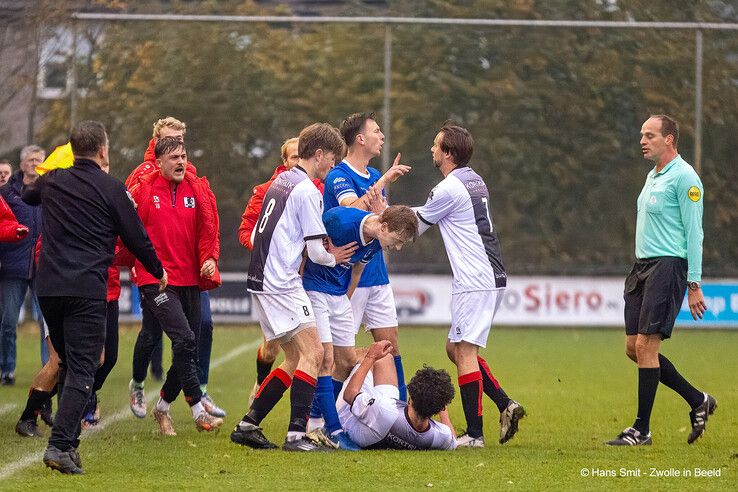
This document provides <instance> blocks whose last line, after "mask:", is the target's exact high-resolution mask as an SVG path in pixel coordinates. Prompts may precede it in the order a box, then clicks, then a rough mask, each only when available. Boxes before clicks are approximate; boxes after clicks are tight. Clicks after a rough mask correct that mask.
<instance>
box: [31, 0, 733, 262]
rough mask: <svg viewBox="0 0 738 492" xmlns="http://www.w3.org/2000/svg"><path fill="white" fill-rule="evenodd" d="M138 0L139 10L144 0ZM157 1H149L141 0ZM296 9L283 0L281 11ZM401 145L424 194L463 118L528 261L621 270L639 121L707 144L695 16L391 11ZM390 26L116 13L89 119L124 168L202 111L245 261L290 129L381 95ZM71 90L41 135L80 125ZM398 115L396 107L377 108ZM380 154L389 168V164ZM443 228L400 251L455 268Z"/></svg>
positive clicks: (716, 91)
mask: <svg viewBox="0 0 738 492" xmlns="http://www.w3.org/2000/svg"><path fill="white" fill-rule="evenodd" d="M729 7H730V5H729V4H728V3H725V2H718V1H713V2H691V3H688V4H685V5H682V7H681V8H679V9H674V8H673V3H672V2H666V1H660V2H645V1H642V0H631V1H618V2H611V1H607V0H596V1H595V0H590V1H585V0H580V1H579V2H570V1H563V0H557V1H534V0H518V1H515V2H507V1H501V0H496V1H494V0H485V1H482V0H479V1H461V0H457V1H454V2H446V1H427V2H426V1H423V2H420V1H407V2H389V5H388V6H387V7H384V8H377V7H367V5H366V4H365V3H364V2H358V1H357V2H346V4H345V6H344V7H332V8H328V9H326V12H327V13H330V14H338V15H347V14H353V15H399V16H428V17H442V18H443V17H468V18H510V19H603V20H623V19H635V20H639V21H652V20H675V21H694V20H699V21H706V22H734V21H735V18H736V15H737V14H736V13H735V11H731V10H730V8H729ZM131 8H134V7H131ZM138 8H139V9H143V10H144V11H146V12H151V11H152V8H148V9H146V8H145V7H138ZM172 9H173V11H177V12H186V13H193V12H196V13H214V12H215V13H227V14H228V13H239V14H245V15H249V14H265V13H272V12H271V11H267V10H265V9H264V8H262V7H259V6H257V5H255V4H254V3H252V2H236V1H232V2H209V3H205V4H201V5H194V4H193V3H191V2H181V3H174V4H173V6H172ZM274 12H276V13H280V14H288V13H289V12H288V11H287V9H286V8H285V7H284V6H280V7H278V8H276V9H275V10H274ZM391 30H392V31H391V32H392V41H393V55H392V93H391V105H392V120H391V126H390V128H389V129H390V130H391V147H392V148H391V152H392V154H393V156H394V153H396V152H398V151H401V152H402V154H403V161H404V162H406V163H410V164H412V165H413V166H414V171H413V173H412V174H411V175H410V176H408V177H406V178H404V179H403V180H402V181H400V182H399V183H398V184H396V185H395V186H394V187H393V188H392V199H393V201H394V202H395V203H409V204H414V205H415V204H420V203H422V202H423V201H424V200H425V197H426V196H427V193H428V191H429V190H430V189H431V188H432V186H433V185H434V184H435V183H436V182H437V181H438V180H440V178H441V176H440V175H439V174H437V172H436V171H435V170H434V169H433V168H432V165H431V163H430V155H429V148H430V145H431V143H432V140H433V137H434V135H435V132H436V130H437V128H438V127H439V126H440V124H441V123H442V122H443V121H444V120H446V119H447V118H453V119H456V120H459V121H460V122H461V123H462V124H464V125H465V126H467V127H469V128H470V130H471V131H472V133H473V135H474V136H475V141H476V148H475V155H474V158H473V160H472V166H473V167H474V168H475V169H476V170H477V171H478V172H480V174H482V176H483V177H484V178H485V179H486V181H487V183H488V185H489V187H490V191H491V194H492V199H491V205H492V208H493V216H494V218H495V222H496V226H497V229H498V231H499V233H500V236H501V241H502V246H503V252H504V256H505V262H506V265H507V267H508V269H509V270H510V271H511V272H512V273H518V274H519V273H616V274H620V273H624V272H625V271H626V270H627V268H628V265H629V264H630V263H631V261H632V257H633V249H634V246H633V237H634V229H635V199H636V197H637V195H638V193H639V191H640V189H641V187H642V185H643V181H644V179H645V174H646V173H647V171H648V169H649V167H650V166H649V164H648V163H646V162H644V161H643V160H642V159H641V157H640V154H639V147H638V138H639V137H638V132H639V129H640V125H641V123H642V122H643V121H644V120H645V119H646V117H647V116H648V114H649V113H662V112H663V113H669V114H672V115H674V116H675V117H676V118H677V119H678V120H679V121H680V122H681V125H682V139H681V142H680V151H681V153H682V155H683V156H684V157H685V158H686V159H687V160H688V161H692V160H693V157H694V124H693V122H694V111H695V105H694V90H695V87H694V61H695V60H694V33H693V32H692V31H680V30H652V31H645V30H635V29H621V30H613V29H558V28H507V27H505V28H502V27H494V28H481V27H461V26H439V25H429V26H417V25H401V26H392V27H391ZM384 34H385V28H384V27H383V26H381V25H367V24H360V25H359V24H357V25H353V24H330V25H319V24H294V25H284V24H271V25H266V24H237V23H223V22H219V23H172V22H167V23H164V22H162V23H140V22H137V23H133V22H129V23H108V24H105V27H104V34H103V36H101V38H100V40H99V43H98V45H97V48H96V50H95V52H94V54H93V59H92V63H91V64H90V66H91V67H92V70H93V72H94V74H95V79H94V80H95V81H96V82H95V83H94V84H93V85H92V86H90V87H87V88H86V89H87V91H86V94H85V95H84V97H82V98H80V100H79V108H78V114H79V118H97V119H101V120H103V121H104V122H105V123H106V124H107V125H108V128H109V130H110V135H111V144H112V155H111V159H112V162H113V172H114V173H115V174H116V175H118V176H119V177H125V176H126V175H127V174H128V172H130V170H131V169H133V167H134V166H136V165H137V164H139V163H140V161H141V159H142V155H143V151H144V149H145V148H146V144H147V142H148V139H149V138H150V129H151V124H152V123H153V122H154V121H155V120H156V119H158V118H159V117H163V116H166V115H173V116H176V117H178V118H180V119H182V120H184V121H186V122H187V124H188V135H187V140H188V146H189V150H190V157H191V160H192V161H193V162H194V163H195V164H196V165H197V166H198V169H199V170H200V171H201V172H202V173H204V174H206V175H207V176H208V177H209V178H210V180H211V182H212V183H213V187H214V189H215V192H216V195H217V197H218V199H219V207H220V211H221V224H222V232H221V233H222V236H223V240H222V248H223V254H222V260H221V262H222V265H223V266H225V267H226V268H239V269H241V268H244V266H245V265H246V264H247V258H246V257H245V254H244V251H243V249H242V248H241V247H240V245H238V242H237V240H236V229H237V227H238V223H239V218H240V214H241V213H242V211H243V208H244V206H245V204H246V201H247V200H248V197H249V196H250V193H251V189H252V187H253V186H254V185H255V184H258V183H261V182H263V181H265V180H266V179H268V177H269V176H270V175H271V172H272V169H273V167H274V166H275V165H276V164H277V163H278V153H279V146H280V144H281V143H282V141H283V140H284V139H286V138H288V137H291V136H293V135H296V134H297V133H298V132H299V130H300V129H301V128H302V127H304V126H306V125H307V124H309V123H311V122H313V121H328V122H331V123H333V124H335V125H338V124H339V123H340V121H341V119H342V118H343V117H344V116H345V115H346V114H348V113H351V112H355V111H364V110H376V111H381V105H382V100H383V66H384V65H383V63H384V61H383V60H384V52H383V51H384ZM704 39H705V50H704V52H705V62H704V66H705V69H704V104H705V106H704V107H705V110H704V130H703V171H702V177H703V181H704V184H705V189H706V193H705V220H704V225H705V257H704V271H705V272H706V273H707V274H712V275H722V276H725V275H735V274H738V262H736V261H735V258H736V257H738V237H737V236H736V234H737V233H736V231H737V230H738V228H736V227H735V225H736V219H738V216H737V215H736V214H738V212H736V210H738V207H736V206H735V205H736V199H735V197H734V194H735V193H734V188H735V186H734V183H735V182H736V179H735V178H736V177H738V176H736V172H737V171H736V169H738V166H736V165H735V157H734V156H735V155H736V154H737V153H738V152H737V151H738V148H737V147H736V146H737V145H738V144H737V143H736V139H735V138H734V133H735V132H734V129H733V126H732V122H733V121H735V120H736V119H738V106H736V104H735V101H736V100H738V62H736V53H738V40H736V37H735V34H734V32H726V33H720V32H713V31H705V33H704ZM68 115H69V109H68V101H58V102H57V103H56V104H55V106H54V107H53V109H52V112H51V118H50V119H49V120H47V126H46V127H45V128H44V129H43V133H42V137H43V140H44V141H46V142H48V143H51V142H58V141H59V140H61V139H63V138H64V135H65V134H66V131H67V129H68V124H69V117H68ZM380 119H381V113H380ZM375 165H376V166H377V167H379V165H380V164H379V162H376V163H375ZM441 247H442V246H441V243H440V238H439V236H438V234H431V236H430V239H425V238H424V239H423V242H421V243H420V244H419V246H416V247H412V248H407V249H406V250H405V251H403V252H402V253H400V254H398V255H397V256H396V257H395V258H394V259H393V260H392V264H393V268H394V269H396V270H404V271H421V270H424V271H446V270H447V268H448V266H447V263H446V261H445V259H444V258H443V257H442V256H439V255H438V251H440V248H441Z"/></svg>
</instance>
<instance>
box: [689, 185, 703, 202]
mask: <svg viewBox="0 0 738 492" xmlns="http://www.w3.org/2000/svg"><path fill="white" fill-rule="evenodd" d="M687 196H688V197H689V199H690V200H692V201H693V202H698V201H700V198H702V192H701V191H700V189H699V188H697V187H696V186H692V187H691V188H690V189H689V191H687Z"/></svg>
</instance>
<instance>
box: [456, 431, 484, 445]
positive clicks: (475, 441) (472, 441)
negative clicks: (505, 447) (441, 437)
mask: <svg viewBox="0 0 738 492" xmlns="http://www.w3.org/2000/svg"><path fill="white" fill-rule="evenodd" d="M456 447H457V448H483V447H484V436H480V437H471V436H470V435H469V434H467V433H466V432H465V433H463V434H461V435H460V436H459V437H457V438H456Z"/></svg>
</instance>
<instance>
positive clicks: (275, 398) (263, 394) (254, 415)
mask: <svg viewBox="0 0 738 492" xmlns="http://www.w3.org/2000/svg"><path fill="white" fill-rule="evenodd" d="M291 383H292V378H291V377H290V375H289V374H287V373H286V372H284V371H283V370H282V369H280V368H279V367H278V368H276V369H275V370H273V371H272V372H271V373H270V374H269V376H267V378H266V379H265V380H264V382H263V383H261V386H260V387H259V391H257V392H256V398H254V403H252V404H251V408H249V412H248V413H247V414H246V415H244V416H243V421H244V422H249V423H251V424H254V425H259V424H260V423H261V421H262V420H264V417H266V416H267V414H268V413H269V412H271V411H272V408H274V406H275V405H276V404H277V402H279V400H280V399H281V398H282V395H283V394H284V392H285V391H287V388H289V387H290V384H291Z"/></svg>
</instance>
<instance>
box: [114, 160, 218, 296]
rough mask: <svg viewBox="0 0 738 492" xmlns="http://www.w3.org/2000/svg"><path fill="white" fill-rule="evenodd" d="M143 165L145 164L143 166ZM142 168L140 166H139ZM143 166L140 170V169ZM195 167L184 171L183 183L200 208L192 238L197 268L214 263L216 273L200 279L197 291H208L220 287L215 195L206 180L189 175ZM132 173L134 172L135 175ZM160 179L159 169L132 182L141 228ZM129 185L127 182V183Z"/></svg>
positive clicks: (189, 167)
mask: <svg viewBox="0 0 738 492" xmlns="http://www.w3.org/2000/svg"><path fill="white" fill-rule="evenodd" d="M144 164H146V163H144ZM142 166H143V164H142ZM142 166H139V168H141V167H142ZM192 169H194V166H191V165H188V166H187V169H186V171H185V178H184V179H185V180H186V181H187V183H188V184H189V185H190V186H191V187H192V190H193V192H194V194H195V203H197V204H199V205H198V207H197V208H196V209H195V210H196V222H195V229H196V230H195V235H196V237H197V255H198V258H197V260H198V264H199V265H202V264H203V262H205V260H207V259H209V258H213V259H214V260H215V262H216V268H215V273H214V274H213V276H212V277H210V278H204V277H200V279H199V283H198V287H200V289H201V290H211V289H215V288H216V287H219V286H220V285H221V283H222V281H221V279H220V271H219V270H218V267H217V262H218V259H219V258H220V218H219V216H218V206H217V203H216V200H215V195H214V194H213V192H212V190H211V189H210V183H209V182H208V180H207V178H205V177H198V176H197V175H196V174H195V173H194V172H192ZM134 172H135V171H134ZM159 176H161V173H160V172H159V170H158V168H155V169H154V171H153V172H148V173H139V174H138V175H137V176H136V177H135V178H134V179H132V180H131V181H133V182H132V184H131V186H129V191H130V193H131V195H132V196H133V200H134V201H135V202H136V204H137V205H138V208H137V211H138V216H139V217H140V218H141V222H143V224H144V226H146V225H147V223H148V218H149V213H150V208H151V190H152V186H153V183H154V181H155V180H156V179H157V178H158V177H159ZM127 181H128V180H127Z"/></svg>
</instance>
